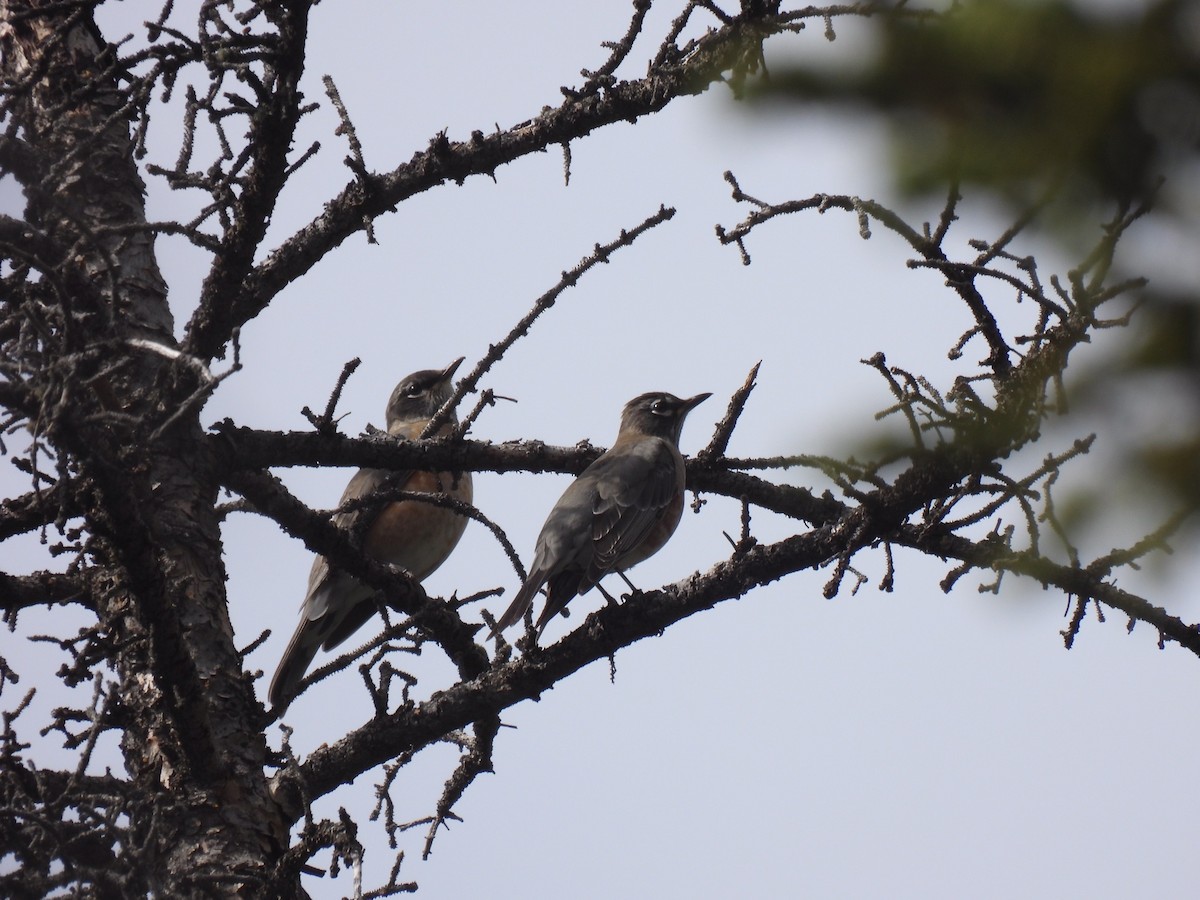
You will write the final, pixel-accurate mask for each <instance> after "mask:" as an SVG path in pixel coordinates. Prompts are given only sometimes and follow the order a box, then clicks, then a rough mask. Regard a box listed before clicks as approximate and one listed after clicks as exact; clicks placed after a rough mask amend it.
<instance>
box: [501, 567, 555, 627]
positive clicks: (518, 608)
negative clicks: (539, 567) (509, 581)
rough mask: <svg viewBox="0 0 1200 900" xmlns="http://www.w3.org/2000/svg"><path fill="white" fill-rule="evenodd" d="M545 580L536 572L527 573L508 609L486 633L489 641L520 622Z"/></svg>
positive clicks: (543, 576) (544, 577)
mask: <svg viewBox="0 0 1200 900" xmlns="http://www.w3.org/2000/svg"><path fill="white" fill-rule="evenodd" d="M545 580H546V576H545V575H543V574H541V573H539V572H537V571H533V572H530V573H529V577H528V578H526V579H525V583H524V584H523V585H521V589H520V590H519V591H517V596H515V597H513V602H512V603H510V604H509V605H508V609H506V610H505V611H504V615H502V616H501V617H500V618H498V619H497V620H496V624H495V625H493V626H492V630H491V631H489V632H488V640H491V639H492V638H494V637H495V636H496V635H498V634H499V633H500V632H502V631H503V630H504V629H506V628H508V627H510V626H512V625H515V624H517V622H519V621H520V620H521V617H522V616H523V615H525V611H526V610H527V609H529V607H530V606H532V605H533V598H534V597H535V596H536V595H537V592H538V588H540V587H541V586H542V582H544V581H545Z"/></svg>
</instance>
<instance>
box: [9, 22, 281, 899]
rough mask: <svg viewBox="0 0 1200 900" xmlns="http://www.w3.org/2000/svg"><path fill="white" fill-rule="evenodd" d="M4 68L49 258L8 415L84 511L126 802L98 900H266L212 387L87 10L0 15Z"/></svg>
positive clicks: (253, 748)
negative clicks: (18, 419) (191, 400)
mask: <svg viewBox="0 0 1200 900" xmlns="http://www.w3.org/2000/svg"><path fill="white" fill-rule="evenodd" d="M0 53H2V56H3V61H2V63H0V65H2V66H3V68H4V72H3V74H4V77H5V80H6V81H7V84H8V86H9V87H10V89H11V88H13V87H14V86H18V87H17V90H18V91H19V93H18V94H17V97H16V99H15V100H14V101H13V102H12V103H11V105H10V106H9V110H10V125H11V124H15V125H17V126H18V128H19V132H18V137H17V138H16V140H19V141H22V142H24V144H25V145H26V146H27V148H28V149H29V151H30V152H28V153H25V154H24V155H23V157H22V158H23V159H25V160H27V161H30V162H29V165H27V166H26V167H24V168H23V170H22V171H20V172H17V174H18V177H19V179H20V181H21V183H22V186H23V188H24V190H25V194H26V199H27V208H26V219H25V221H26V223H27V225H28V226H29V227H30V228H31V229H35V230H38V231H40V232H41V236H42V238H43V241H42V245H43V246H44V247H45V248H47V251H48V252H51V253H52V254H53V258H49V259H41V258H39V259H38V260H36V261H35V262H34V263H33V264H31V266H30V270H31V271H33V272H35V273H36V274H37V275H38V276H39V277H40V278H41V279H42V281H43V282H44V283H45V291H46V297H47V303H46V304H45V308H46V311H45V313H44V322H43V323H42V328H41V329H40V331H39V336H38V337H37V338H36V339H35V340H33V341H32V342H30V343H28V344H27V345H26V350H27V353H28V356H29V360H28V362H29V366H28V369H29V371H30V377H29V380H28V382H27V383H25V384H24V385H23V386H22V388H23V390H24V395H23V396H24V399H25V403H24V407H25V408H24V410H23V411H24V412H25V413H26V414H27V415H28V417H29V421H30V422H31V423H33V430H34V439H35V440H40V441H44V442H45V443H46V444H47V445H48V446H50V447H53V448H54V451H55V455H56V462H57V466H58V471H57V475H58V476H59V478H60V479H66V482H67V483H68V484H70V485H71V487H70V488H69V490H71V491H72V492H75V494H76V496H80V499H82V501H83V502H82V505H81V507H80V508H82V509H84V510H85V517H86V518H87V520H88V529H87V531H88V532H89V533H90V534H91V535H92V537H90V538H88V540H87V542H86V544H85V545H84V548H83V555H81V560H80V562H81V563H82V564H84V568H83V572H84V575H85V577H87V578H88V579H89V580H90V583H91V587H92V591H93V596H94V597H95V599H96V606H97V613H98V616H99V625H100V628H99V630H98V635H99V637H98V638H97V639H98V640H102V641H105V642H111V646H112V647H113V648H114V650H113V654H112V658H114V659H115V660H116V666H117V678H118V680H119V686H118V688H117V690H116V692H115V693H116V696H117V698H118V700H119V702H118V704H117V705H116V712H115V719H116V722H117V723H118V727H119V728H120V729H121V731H122V734H123V738H122V749H123V752H124V759H125V765H126V768H127V769H128V772H129V775H130V777H131V779H132V787H133V790H134V792H135V796H136V798H137V799H136V801H135V802H133V803H132V804H130V805H129V806H128V808H127V810H126V812H127V814H128V816H129V818H130V833H131V835H132V837H133V840H131V841H130V842H129V843H128V844H127V845H125V846H122V847H118V848H113V852H114V854H115V857H114V863H115V865H114V866H113V870H112V872H111V873H110V875H111V876H112V884H113V885H115V886H116V888H115V889H116V890H117V891H119V892H122V893H125V895H126V896H134V895H137V894H144V893H146V892H151V891H152V892H154V893H155V894H156V895H158V896H164V897H193V896H195V897H198V896H205V897H211V896H255V897H259V896H266V895H268V894H271V893H274V891H272V890H270V889H269V888H268V887H267V886H266V884H265V881H266V880H268V879H270V878H271V876H272V875H273V874H274V864H275V863H276V862H277V861H278V859H279V856H280V854H281V853H282V849H283V847H284V846H286V833H285V832H284V831H283V826H282V824H281V822H280V818H279V814H278V812H277V810H276V807H275V805H274V804H273V802H272V801H271V799H270V797H269V795H268V792H267V788H266V781H265V778H264V763H265V759H266V746H265V742H264V739H263V736H262V733H261V729H260V723H261V717H262V710H261V707H260V706H259V704H258V703H257V702H256V700H255V698H254V691H253V685H252V683H251V681H250V679H249V678H247V677H246V676H245V675H244V674H242V663H241V659H240V658H239V655H238V653H237V649H236V646H235V644H234V639H233V631H232V628H231V626H230V622H229V617H228V613H227V609H226V597H225V586H224V582H225V572H224V567H223V564H222V560H221V536H220V529H219V522H218V519H217V516H216V513H215V509H214V506H215V500H216V492H217V484H216V480H215V478H214V476H213V468H214V467H213V461H212V459H211V458H210V456H209V455H208V453H207V452H206V451H205V444H204V435H203V431H202V429H201V427H200V424H199V421H198V417H197V415H196V412H195V409H194V408H193V409H189V408H187V407H186V406H185V400H186V398H187V397H188V396H190V395H191V394H192V393H193V392H194V391H195V390H196V389H197V388H198V387H200V386H202V384H203V382H204V381H205V379H207V378H208V377H209V376H208V374H207V370H206V369H205V368H204V367H203V365H202V364H200V363H197V362H195V361H189V360H187V359H185V358H182V357H180V355H179V354H178V349H177V345H176V342H175V339H174V335H173V321H172V316H171V312H170V308H169V306H168V304H167V290H166V284H165V282H164V281H163V279H162V277H161V275H160V273H159V269H158V266H157V262H156V260H155V255H154V234H153V231H152V230H151V229H150V228H149V227H146V216H145V206H144V202H143V196H144V193H145V186H144V184H143V182H142V180H141V178H140V176H139V174H138V171H137V168H136V166H135V163H134V158H133V147H132V141H131V139H130V131H129V123H130V120H131V111H130V110H129V109H126V108H123V107H122V104H123V103H126V102H129V100H130V97H129V95H128V94H127V93H126V94H123V93H122V92H121V90H120V89H119V88H118V84H117V80H116V74H117V73H116V72H115V71H114V70H113V69H112V54H111V51H110V50H108V49H107V48H105V47H104V46H103V45H102V44H101V42H100V41H99V39H98V35H97V33H96V30H95V27H94V25H93V23H92V22H91V20H90V16H89V11H88V10H87V8H86V7H74V6H72V5H70V4H61V3H53V2H46V0H31V2H25V3H18V2H14V0H0ZM180 413H181V414H180ZM160 426H162V427H161V428H160Z"/></svg>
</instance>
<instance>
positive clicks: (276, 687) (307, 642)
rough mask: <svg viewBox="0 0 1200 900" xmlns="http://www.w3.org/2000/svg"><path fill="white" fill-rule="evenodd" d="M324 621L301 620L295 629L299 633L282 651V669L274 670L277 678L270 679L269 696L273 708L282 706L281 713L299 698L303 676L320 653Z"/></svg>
mask: <svg viewBox="0 0 1200 900" xmlns="http://www.w3.org/2000/svg"><path fill="white" fill-rule="evenodd" d="M322 621H323V620H322V619H315V620H314V619H309V618H308V617H304V618H302V619H301V620H300V624H299V625H298V626H297V627H296V633H295V634H293V635H292V639H291V641H289V642H288V645H287V649H286V650H284V651H283V658H282V659H280V660H279V668H278V669H276V670H275V677H274V678H272V679H271V689H270V691H269V692H268V694H267V696H268V697H269V698H270V701H271V705H272V706H276V707H279V708H280V711H282V710H283V709H284V708H285V707H286V706H287V704H288V703H290V702H291V700H292V697H294V696H295V695H296V689H297V688H298V687H300V682H301V680H302V679H303V678H304V673H305V672H307V671H308V667H309V665H310V664H311V663H312V661H313V657H314V656H316V655H317V650H318V649H319V648H320V646H321V643H322V641H324V639H325V628H323V627H321V625H322Z"/></svg>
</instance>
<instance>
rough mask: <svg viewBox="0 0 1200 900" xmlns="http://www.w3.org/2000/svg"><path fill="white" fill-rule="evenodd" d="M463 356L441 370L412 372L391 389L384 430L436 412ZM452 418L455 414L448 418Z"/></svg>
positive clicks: (423, 418)
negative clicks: (386, 426)
mask: <svg viewBox="0 0 1200 900" xmlns="http://www.w3.org/2000/svg"><path fill="white" fill-rule="evenodd" d="M465 358H466V357H462V356H460V357H459V358H458V359H456V360H455V361H454V362H452V363H450V365H448V366H446V368H444V369H422V370H421V371H420V372H413V373H412V374H411V375H409V376H408V377H407V378H405V379H404V380H403V381H401V382H400V383H399V384H398V385H396V389H395V390H394V391H392V396H391V397H390V398H388V405H387V425H388V431H391V432H395V431H396V429H397V428H398V427H400V426H402V425H407V424H413V423H416V422H424V421H425V420H427V419H429V418H431V417H432V416H433V414H434V413H436V412H437V411H438V410H439V409H441V406H442V404H443V403H445V402H446V401H447V400H449V399H450V394H451V393H453V378H454V372H455V370H457V369H458V367H459V366H460V365H461V364H462V361H463V360H464V359H465ZM451 418H452V419H454V420H455V421H457V419H455V417H453V416H452V417H451Z"/></svg>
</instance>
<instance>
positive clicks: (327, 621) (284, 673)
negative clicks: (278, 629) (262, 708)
mask: <svg viewBox="0 0 1200 900" xmlns="http://www.w3.org/2000/svg"><path fill="white" fill-rule="evenodd" d="M392 474H393V473H391V472H389V471H387V470H386V469H359V470H358V471H357V472H355V473H354V476H353V477H352V478H351V479H350V483H349V484H347V485H346V490H345V491H343V492H342V499H341V500H339V501H338V506H339V507H340V506H343V505H344V504H345V503H346V502H347V501H349V500H355V499H358V498H361V497H366V496H369V495H370V494H371V493H372V492H374V491H376V490H378V489H379V488H380V487H381V486H382V485H383V484H384V482H386V481H388V480H390V479H391V477H392ZM407 474H408V473H403V472H402V473H397V475H396V477H397V479H398V481H397V483H399V484H403V483H404V481H406V480H407ZM374 512H375V510H374V509H371V508H369V507H368V508H364V509H356V510H353V511H350V512H341V513H337V514H336V515H334V517H333V523H334V524H335V525H337V526H338V527H339V528H344V529H347V530H350V529H353V528H355V527H356V526H358V525H359V523H360V521H361V519H362V517H363V516H370V515H373V514H374ZM372 594H373V592H372V591H371V590H370V589H369V588H367V587H366V586H365V585H363V584H362V583H360V582H359V581H358V580H357V579H355V578H354V577H352V576H350V575H348V574H346V573H345V572H342V571H339V570H337V569H332V568H330V566H329V561H328V560H327V559H325V557H324V556H320V555H318V556H317V558H316V559H314V560H313V565H312V570H311V571H310V572H309V574H308V590H307V592H306V593H305V595H304V601H303V602H302V603H301V604H300V624H299V625H297V626H296V631H295V633H294V634H293V635H292V639H291V641H290V642H289V643H288V646H287V649H286V650H284V652H283V657H282V658H281V659H280V660H279V668H278V669H276V671H275V677H274V678H273V679H272V680H271V688H270V693H269V696H270V700H271V703H272V704H273V705H276V706H278V705H280V704H281V703H284V702H286V701H288V700H290V699H291V696H292V694H293V693H294V692H295V690H296V688H297V687H298V686H299V684H300V680H301V679H302V678H303V677H304V673H305V672H307V671H308V667H309V665H310V664H311V663H312V660H313V657H314V656H316V654H317V650H318V649H319V648H320V647H322V646H323V647H324V648H325V649H326V650H328V649H330V648H331V647H334V646H336V645H337V644H339V643H341V642H342V641H344V640H345V639H346V638H347V637H349V636H350V635H351V634H352V633H353V632H355V631H357V630H358V628H360V627H361V626H362V625H363V624H364V623H365V622H366V621H367V619H369V618H370V617H371V614H372V613H373V612H374V611H375V605H374V603H373V602H371V599H372Z"/></svg>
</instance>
